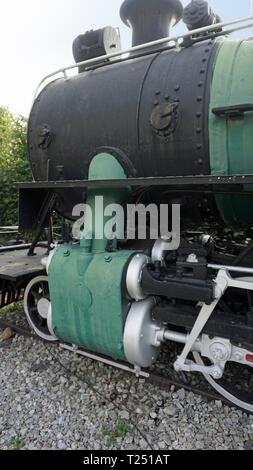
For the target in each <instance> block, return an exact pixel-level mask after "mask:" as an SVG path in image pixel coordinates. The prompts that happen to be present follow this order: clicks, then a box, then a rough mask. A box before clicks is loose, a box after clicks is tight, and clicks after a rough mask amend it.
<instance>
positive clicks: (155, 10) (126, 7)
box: [120, 0, 183, 47]
mask: <svg viewBox="0 0 253 470" xmlns="http://www.w3.org/2000/svg"><path fill="white" fill-rule="evenodd" d="M120 16H121V19H122V21H123V22H124V23H125V24H126V25H127V26H128V27H130V28H132V32H133V34H132V46H133V47H134V46H139V45H141V44H145V43H148V42H151V41H156V40H158V39H162V38H166V37H167V36H169V35H170V29H171V27H172V26H174V25H175V24H176V23H178V22H179V21H180V20H181V19H182V16H183V6H182V4H181V2H180V1H179V0H125V1H124V3H123V4H122V6H121V9H120Z"/></svg>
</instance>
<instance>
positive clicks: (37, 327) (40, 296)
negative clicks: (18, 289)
mask: <svg viewBox="0 0 253 470" xmlns="http://www.w3.org/2000/svg"><path fill="white" fill-rule="evenodd" d="M24 310H25V314H26V317H27V321H28V323H29V325H30V326H31V328H32V329H33V330H34V331H35V333H36V334H37V335H38V336H40V337H41V338H42V339H44V340H46V341H51V342H53V341H57V338H56V336H55V335H53V331H52V329H51V328H50V329H49V327H48V312H49V310H50V294H49V286H48V278H47V276H39V277H36V278H35V279H32V281H31V282H30V283H29V284H28V285H27V287H26V290H25V295H24Z"/></svg>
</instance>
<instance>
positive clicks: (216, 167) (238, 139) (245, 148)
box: [209, 40, 253, 226]
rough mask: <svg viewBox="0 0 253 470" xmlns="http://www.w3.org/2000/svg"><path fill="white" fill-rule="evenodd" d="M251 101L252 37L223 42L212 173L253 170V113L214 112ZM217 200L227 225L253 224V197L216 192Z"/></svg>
mask: <svg viewBox="0 0 253 470" xmlns="http://www.w3.org/2000/svg"><path fill="white" fill-rule="evenodd" d="M249 103H253V40H245V41H244V40H243V41H224V42H221V43H220V46H219V48H218V53H217V56H216V60H215V63H214V70H213V79H212V85H211V97H210V112H209V138H210V164H211V172H212V174H213V175H241V174H252V173H253V112H248V113H246V114H245V115H244V116H241V117H233V118H231V117H218V116H215V115H214V114H213V112H212V110H213V109H214V108H218V107H223V106H232V105H239V104H249ZM246 189H249V187H247V188H246V187H245V190H246ZM216 202H217V206H218V209H219V211H220V214H221V216H222V218H223V220H224V222H225V223H226V224H227V225H230V226H250V225H252V224H253V210H252V208H253V197H251V196H246V195H245V196H243V195H242V196H236V195H217V196H216Z"/></svg>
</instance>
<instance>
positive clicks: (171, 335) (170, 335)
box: [163, 330, 201, 352]
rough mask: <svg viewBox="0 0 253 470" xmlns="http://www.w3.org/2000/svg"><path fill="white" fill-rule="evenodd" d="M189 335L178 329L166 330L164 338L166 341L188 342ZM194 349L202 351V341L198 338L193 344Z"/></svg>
mask: <svg viewBox="0 0 253 470" xmlns="http://www.w3.org/2000/svg"><path fill="white" fill-rule="evenodd" d="M188 337H189V335H185V334H183V333H177V332H176V331H170V330H165V332H164V335H163V338H164V340H165V341H172V342H173V343H179V344H186V343H187V340H188ZM192 351H196V352H201V342H200V341H199V340H197V341H196V342H195V343H194V345H193V346H192Z"/></svg>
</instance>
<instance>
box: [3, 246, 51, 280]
mask: <svg viewBox="0 0 253 470" xmlns="http://www.w3.org/2000/svg"><path fill="white" fill-rule="evenodd" d="M35 252H36V255H35V256H30V257H28V256H27V249H26V250H17V251H11V252H7V253H0V278H2V279H6V280H11V281H16V280H17V279H18V278H20V277H24V276H29V275H39V274H41V273H43V272H44V268H43V267H42V265H41V263H40V261H41V258H43V256H45V254H46V248H36V250H35Z"/></svg>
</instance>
